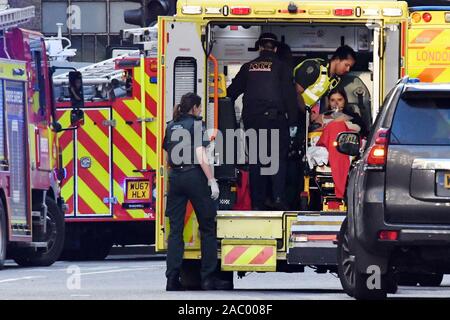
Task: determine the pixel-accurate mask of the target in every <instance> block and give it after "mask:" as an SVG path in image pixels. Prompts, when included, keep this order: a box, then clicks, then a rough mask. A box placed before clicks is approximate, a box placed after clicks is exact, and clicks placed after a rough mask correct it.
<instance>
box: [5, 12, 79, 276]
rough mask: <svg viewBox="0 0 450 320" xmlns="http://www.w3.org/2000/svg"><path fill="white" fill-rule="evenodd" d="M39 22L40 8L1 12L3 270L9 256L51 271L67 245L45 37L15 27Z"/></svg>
mask: <svg viewBox="0 0 450 320" xmlns="http://www.w3.org/2000/svg"><path fill="white" fill-rule="evenodd" d="M33 16H34V7H27V8H21V9H18V8H17V9H5V10H3V11H0V29H1V36H0V42H1V43H0V268H1V267H2V266H3V265H4V262H5V259H6V257H10V258H13V259H14V260H15V261H16V262H17V263H18V264H20V265H26V266H32V265H34V266H35V265H39V266H44V265H45V266H46V265H51V264H52V263H53V262H54V261H55V260H56V259H57V258H58V257H59V255H60V253H61V250H62V248H63V244H64V213H63V212H64V208H65V204H64V200H63V199H62V198H61V197H60V187H59V181H60V180H62V179H63V178H64V176H63V171H62V170H60V169H58V166H59V164H60V163H61V157H60V153H59V152H58V150H59V149H58V148H59V147H58V141H57V139H56V131H59V130H64V129H62V127H61V126H60V125H59V124H58V123H57V122H56V118H55V116H56V109H55V107H54V105H53V103H52V83H51V70H50V68H49V66H48V62H47V54H46V48H45V42H44V37H43V36H42V35H41V34H40V33H37V32H34V31H28V30H24V29H20V28H18V27H17V26H18V25H19V24H21V23H24V22H26V21H28V20H29V19H30V18H32V17H33ZM72 115H73V116H72V120H74V119H75V118H76V117H75V114H73V113H72ZM65 130H75V127H74V128H67V129H65Z"/></svg>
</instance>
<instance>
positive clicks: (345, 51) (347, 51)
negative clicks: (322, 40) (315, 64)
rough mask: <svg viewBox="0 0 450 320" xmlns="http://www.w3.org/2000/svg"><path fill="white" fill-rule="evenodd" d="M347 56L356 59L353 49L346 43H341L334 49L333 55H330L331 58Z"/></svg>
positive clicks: (343, 58) (346, 57) (342, 58)
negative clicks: (341, 44)
mask: <svg viewBox="0 0 450 320" xmlns="http://www.w3.org/2000/svg"><path fill="white" fill-rule="evenodd" d="M349 57H350V58H352V59H353V60H355V61H356V53H355V51H353V49H352V48H351V47H349V46H348V45H343V46H341V47H339V48H337V49H336V51H335V52H334V53H333V56H332V57H331V60H336V59H339V60H345V59H348V58H349Z"/></svg>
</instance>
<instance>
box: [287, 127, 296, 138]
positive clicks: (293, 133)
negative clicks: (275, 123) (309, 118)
mask: <svg viewBox="0 0 450 320" xmlns="http://www.w3.org/2000/svg"><path fill="white" fill-rule="evenodd" d="M296 134H297V127H289V135H290V136H291V138H293V137H295V135H296Z"/></svg>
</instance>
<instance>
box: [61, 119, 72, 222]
mask: <svg viewBox="0 0 450 320" xmlns="http://www.w3.org/2000/svg"><path fill="white" fill-rule="evenodd" d="M57 116H58V119H59V120H58V121H59V123H61V125H62V126H63V127H64V128H67V127H69V126H70V110H68V111H58V112H57ZM58 141H59V147H60V148H61V150H62V158H63V163H62V166H63V168H65V169H66V174H67V178H66V179H64V180H63V181H62V184H61V195H62V197H63V198H64V199H65V201H66V203H67V205H68V206H69V209H68V210H67V212H66V216H73V215H74V214H75V212H74V209H75V208H74V200H75V199H74V176H73V175H74V162H73V158H74V132H73V131H63V132H62V133H60V134H58Z"/></svg>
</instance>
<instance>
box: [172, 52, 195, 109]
mask: <svg viewBox="0 0 450 320" xmlns="http://www.w3.org/2000/svg"><path fill="white" fill-rule="evenodd" d="M173 79H174V81H173V101H174V102H175V105H177V104H178V103H180V100H181V97H182V96H183V95H184V94H186V93H188V92H194V93H197V61H196V60H195V59H194V58H192V57H178V58H176V59H175V64H174V69H173Z"/></svg>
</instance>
